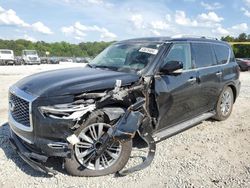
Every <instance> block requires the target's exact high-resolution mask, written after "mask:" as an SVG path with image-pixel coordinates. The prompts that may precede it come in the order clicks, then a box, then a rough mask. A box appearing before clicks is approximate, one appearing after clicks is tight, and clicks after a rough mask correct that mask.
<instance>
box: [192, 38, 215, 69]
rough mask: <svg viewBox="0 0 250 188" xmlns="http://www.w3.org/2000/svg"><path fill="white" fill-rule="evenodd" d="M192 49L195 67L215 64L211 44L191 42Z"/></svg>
mask: <svg viewBox="0 0 250 188" xmlns="http://www.w3.org/2000/svg"><path fill="white" fill-rule="evenodd" d="M192 50H193V53H194V61H195V65H196V67H197V68H201V67H208V66H212V65H215V64H216V61H215V56H214V53H213V51H212V47H211V44H208V43H193V44H192Z"/></svg>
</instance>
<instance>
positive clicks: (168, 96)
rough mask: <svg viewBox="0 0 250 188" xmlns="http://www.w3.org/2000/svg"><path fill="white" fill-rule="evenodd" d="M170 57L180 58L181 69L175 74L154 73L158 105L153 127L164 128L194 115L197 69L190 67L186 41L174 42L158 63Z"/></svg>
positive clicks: (195, 112)
mask: <svg viewBox="0 0 250 188" xmlns="http://www.w3.org/2000/svg"><path fill="white" fill-rule="evenodd" d="M170 61H180V62H182V63H183V65H184V70H183V71H182V73H180V74H178V75H156V76H155V91H156V96H157V98H156V100H157V106H158V108H159V120H158V122H159V124H158V127H157V129H158V130H161V129H165V128H167V127H170V126H173V125H175V124H178V123H180V122H183V121H185V120H187V119H191V118H192V117H194V116H195V115H196V114H197V113H198V112H197V107H198V105H199V101H197V96H198V95H199V87H198V83H197V72H196V70H195V69H193V65H192V57H191V47H190V44H189V43H187V42H186V43H185V42H183V43H174V44H173V45H172V46H171V48H170V50H169V52H168V53H167V54H166V55H165V56H164V57H163V59H162V61H161V62H160V63H161V64H160V67H162V66H164V64H166V63H168V62H170Z"/></svg>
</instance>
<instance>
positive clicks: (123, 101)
mask: <svg viewBox="0 0 250 188" xmlns="http://www.w3.org/2000/svg"><path fill="white" fill-rule="evenodd" d="M153 88H154V77H148V78H141V80H140V81H139V82H137V83H134V84H132V85H130V86H126V87H121V81H120V80H117V82H116V85H115V88H114V89H113V90H110V91H104V92H99V93H83V94H80V95H78V96H76V97H75V99H76V101H74V102H73V103H70V104H69V105H68V104H66V105H56V106H45V107H40V108H39V111H40V113H41V114H42V115H43V116H44V118H53V119H57V120H61V121H62V120H67V121H68V120H72V122H74V126H72V127H70V128H69V129H71V130H70V131H69V132H71V131H72V132H74V130H77V129H78V128H79V127H80V126H81V124H84V121H85V120H86V119H87V118H88V116H89V114H90V113H92V112H95V110H101V111H103V113H105V114H106V115H107V116H108V117H109V120H110V121H111V122H112V121H114V122H115V124H114V126H113V127H111V128H110V129H109V130H108V132H107V133H106V134H104V136H103V138H102V147H100V149H99V151H98V152H97V154H96V156H93V157H99V156H100V155H101V154H102V153H103V152H104V151H105V149H106V148H107V146H108V145H109V144H110V143H112V142H115V141H119V142H126V141H128V140H131V139H133V138H134V136H135V134H136V132H138V134H139V136H140V137H141V138H142V139H143V140H144V141H145V142H146V143H147V145H148V155H147V157H146V159H145V160H144V161H143V162H142V163H141V164H139V165H137V166H134V167H132V168H130V169H126V170H121V171H120V172H118V174H119V175H126V174H128V173H132V172H134V171H138V170H141V169H143V168H146V167H147V166H149V165H150V164H151V162H152V161H153V158H154V155H155V150H156V144H155V141H154V139H153V137H152V133H153V130H154V128H155V127H156V123H157V118H158V117H157V116H158V108H157V105H156V101H155V93H154V90H153ZM117 104H119V105H120V106H119V107H116V106H115V105H117ZM121 106H122V107H121ZM110 109H111V110H110ZM69 138H70V139H69ZM72 138H73V139H72ZM20 140H21V139H19V137H18V136H17V135H15V133H14V132H11V137H10V142H11V145H12V147H13V148H14V150H16V151H17V153H18V154H19V155H20V157H21V158H22V159H23V160H24V161H25V162H27V163H28V164H29V165H30V166H31V167H33V168H34V169H36V170H38V171H40V172H44V173H46V174H56V172H55V171H54V170H53V169H50V168H48V167H46V166H45V162H46V161H47V159H48V157H50V156H48V155H46V154H47V152H45V153H46V154H45V153H37V152H34V151H32V150H29V148H27V147H26V146H25V145H24V144H23V143H22V141H20ZM65 141H66V142H67V143H68V144H69V146H68V148H67V149H69V150H71V152H73V146H74V145H75V144H76V143H77V142H78V140H77V137H76V136H75V135H74V134H72V135H67V136H66V137H65ZM64 154H65V153H64ZM64 154H62V155H61V154H60V155H59V156H62V157H70V155H66V154H65V155H64ZM57 156H58V155H57Z"/></svg>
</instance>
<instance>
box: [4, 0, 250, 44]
mask: <svg viewBox="0 0 250 188" xmlns="http://www.w3.org/2000/svg"><path fill="white" fill-rule="evenodd" d="M242 32H246V33H250V0H230V1H229V0H215V1H213V0H210V1H208V0H40V1H39V0H0V38H1V39H18V38H23V39H27V40H31V41H37V40H43V41H46V42H55V41H67V42H71V43H79V42H86V41H110V40H122V39H127V38H135V37H145V36H181V35H198V36H210V37H221V36H225V35H229V34H230V35H233V36H237V35H238V34H239V33H242Z"/></svg>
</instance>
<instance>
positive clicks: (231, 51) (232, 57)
mask: <svg viewBox="0 0 250 188" xmlns="http://www.w3.org/2000/svg"><path fill="white" fill-rule="evenodd" d="M249 60H250V59H249ZM229 61H230V62H235V56H234V52H233V50H232V48H230V60H229Z"/></svg>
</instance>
